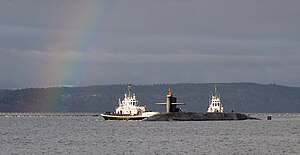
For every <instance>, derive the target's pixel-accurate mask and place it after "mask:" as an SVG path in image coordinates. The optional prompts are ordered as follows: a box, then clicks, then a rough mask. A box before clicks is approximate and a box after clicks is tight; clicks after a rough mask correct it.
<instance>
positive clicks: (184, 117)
mask: <svg viewBox="0 0 300 155" xmlns="http://www.w3.org/2000/svg"><path fill="white" fill-rule="evenodd" d="M247 119H256V118H252V117H249V116H247V115H245V114H242V113H234V112H231V113H209V112H208V113H199V112H170V113H161V114H157V115H154V116H151V117H148V118H146V119H144V121H230V120H247Z"/></svg>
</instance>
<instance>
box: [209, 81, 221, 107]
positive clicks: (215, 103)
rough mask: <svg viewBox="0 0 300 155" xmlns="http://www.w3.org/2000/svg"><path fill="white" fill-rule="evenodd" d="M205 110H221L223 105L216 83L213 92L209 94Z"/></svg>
mask: <svg viewBox="0 0 300 155" xmlns="http://www.w3.org/2000/svg"><path fill="white" fill-rule="evenodd" d="M207 112H223V105H222V103H221V97H220V93H219V92H218V90H217V85H215V92H214V93H212V95H211V99H210V104H209V107H208V109H207Z"/></svg>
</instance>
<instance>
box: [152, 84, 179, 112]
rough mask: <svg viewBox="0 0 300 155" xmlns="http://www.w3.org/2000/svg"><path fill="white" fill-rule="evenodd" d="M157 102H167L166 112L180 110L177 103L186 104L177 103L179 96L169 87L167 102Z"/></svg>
mask: <svg viewBox="0 0 300 155" xmlns="http://www.w3.org/2000/svg"><path fill="white" fill-rule="evenodd" d="M156 104H165V105H166V112H167V113H169V112H179V111H180V108H177V105H184V103H177V98H176V97H175V96H173V93H172V91H171V89H170V88H169V91H168V94H167V99H166V103H156Z"/></svg>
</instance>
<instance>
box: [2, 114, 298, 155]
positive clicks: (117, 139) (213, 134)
mask: <svg viewBox="0 0 300 155" xmlns="http://www.w3.org/2000/svg"><path fill="white" fill-rule="evenodd" d="M250 115H251V116H253V117H259V118H262V120H245V121H206V122H193V121H192V122H175V121H173V122H142V121H104V120H103V119H102V118H101V117H92V116H77V117H74V116H63V117H37V116H35V117H22V116H21V117H0V154H14V155H18V154H20V155H23V154H55V155H56V154H80V155H82V154H88V155H89V154H138V155H140V154H238V155H240V154H297V155H299V154H300V114H299V113H289V114H271V115H272V120H269V121H268V120H266V117H267V115H270V114H250Z"/></svg>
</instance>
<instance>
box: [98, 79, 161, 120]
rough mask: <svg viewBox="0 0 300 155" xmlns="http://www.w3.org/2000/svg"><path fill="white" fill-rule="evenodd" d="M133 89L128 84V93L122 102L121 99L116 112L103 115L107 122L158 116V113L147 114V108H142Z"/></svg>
mask: <svg viewBox="0 0 300 155" xmlns="http://www.w3.org/2000/svg"><path fill="white" fill-rule="evenodd" d="M131 89H132V85H131V84H128V92H127V93H125V94H124V99H123V100H122V101H121V100H120V99H119V101H118V107H117V108H116V110H115V112H106V113H105V114H101V116H102V117H103V118H104V119H105V120H141V119H144V118H147V117H150V116H153V115H155V114H158V112H147V111H146V106H140V105H139V103H138V100H137V98H136V96H135V94H133V93H132V92H131Z"/></svg>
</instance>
